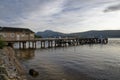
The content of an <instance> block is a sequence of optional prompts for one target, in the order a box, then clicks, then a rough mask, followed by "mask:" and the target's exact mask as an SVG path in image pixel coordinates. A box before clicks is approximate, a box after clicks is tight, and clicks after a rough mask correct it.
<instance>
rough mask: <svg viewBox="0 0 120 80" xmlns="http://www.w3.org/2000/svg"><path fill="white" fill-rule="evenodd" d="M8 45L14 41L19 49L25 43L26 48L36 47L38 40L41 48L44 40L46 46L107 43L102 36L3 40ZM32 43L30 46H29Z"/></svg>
mask: <svg viewBox="0 0 120 80" xmlns="http://www.w3.org/2000/svg"><path fill="white" fill-rule="evenodd" d="M5 42H7V44H8V45H11V46H13V44H14V43H19V48H20V49H26V43H28V48H36V46H37V45H38V44H37V42H40V45H41V48H46V45H45V44H46V42H47V44H48V46H47V47H48V48H50V47H64V46H76V45H83V44H101V43H102V44H107V43H108V39H107V38H103V39H99V38H60V39H59V38H35V39H29V40H26V39H22V40H5ZM31 45H32V46H31Z"/></svg>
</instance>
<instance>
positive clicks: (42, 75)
mask: <svg viewBox="0 0 120 80" xmlns="http://www.w3.org/2000/svg"><path fill="white" fill-rule="evenodd" d="M37 45H39V44H37ZM15 51H16V56H17V57H18V58H19V59H20V61H21V63H22V64H23V67H24V68H25V70H26V74H28V71H29V69H31V68H33V69H35V70H36V71H38V72H39V76H37V77H32V76H29V75H28V78H29V80H120V39H119V38H118V39H115V38H114V39H109V43H108V44H94V45H79V46H69V47H58V48H46V49H35V50H34V49H31V50H30V49H29V50H18V49H16V50H15Z"/></svg>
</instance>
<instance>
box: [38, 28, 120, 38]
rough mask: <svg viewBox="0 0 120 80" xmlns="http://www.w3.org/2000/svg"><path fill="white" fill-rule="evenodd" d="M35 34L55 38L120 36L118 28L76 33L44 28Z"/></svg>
mask: <svg viewBox="0 0 120 80" xmlns="http://www.w3.org/2000/svg"><path fill="white" fill-rule="evenodd" d="M36 35H38V36H42V37H44V38H49V37H52V38H55V37H57V38H58V37H59V36H61V37H85V38H86V37H87V38H88V37H100V36H103V37H108V38H120V30H101V31H97V30H92V31H86V32H78V33H70V34H64V33H60V32H55V31H51V30H46V31H44V32H37V33H36Z"/></svg>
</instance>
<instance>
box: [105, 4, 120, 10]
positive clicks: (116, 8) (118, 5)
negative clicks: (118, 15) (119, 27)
mask: <svg viewBox="0 0 120 80" xmlns="http://www.w3.org/2000/svg"><path fill="white" fill-rule="evenodd" d="M118 10H120V4H117V5H112V6H109V7H107V8H106V9H105V10H104V12H112V11H118Z"/></svg>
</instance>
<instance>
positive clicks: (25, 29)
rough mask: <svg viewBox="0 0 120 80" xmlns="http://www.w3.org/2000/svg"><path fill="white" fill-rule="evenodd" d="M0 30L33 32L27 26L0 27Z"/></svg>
mask: <svg viewBox="0 0 120 80" xmlns="http://www.w3.org/2000/svg"><path fill="white" fill-rule="evenodd" d="M0 32H29V33H34V32H33V31H32V30H30V29H28V28H15V27H0Z"/></svg>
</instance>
